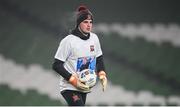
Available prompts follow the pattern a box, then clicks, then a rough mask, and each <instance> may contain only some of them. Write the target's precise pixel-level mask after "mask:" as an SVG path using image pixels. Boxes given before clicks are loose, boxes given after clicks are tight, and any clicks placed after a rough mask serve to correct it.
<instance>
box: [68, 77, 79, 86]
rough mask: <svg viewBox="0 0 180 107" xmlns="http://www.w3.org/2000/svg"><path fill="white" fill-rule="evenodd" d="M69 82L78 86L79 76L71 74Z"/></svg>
mask: <svg viewBox="0 0 180 107" xmlns="http://www.w3.org/2000/svg"><path fill="white" fill-rule="evenodd" d="M69 82H70V83H71V84H72V85H73V86H77V78H76V77H75V76H74V75H71V77H70V78H69Z"/></svg>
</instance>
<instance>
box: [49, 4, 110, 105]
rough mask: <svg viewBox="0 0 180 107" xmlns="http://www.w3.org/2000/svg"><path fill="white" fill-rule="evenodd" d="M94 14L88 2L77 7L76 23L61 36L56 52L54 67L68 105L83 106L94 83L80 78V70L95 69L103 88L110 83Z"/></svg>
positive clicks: (92, 70)
mask: <svg viewBox="0 0 180 107" xmlns="http://www.w3.org/2000/svg"><path fill="white" fill-rule="evenodd" d="M92 24H93V15H92V13H91V12H90V11H89V9H88V8H87V7H86V6H79V7H78V9H77V19H76V27H75V29H74V30H73V31H72V32H71V34H69V35H67V36H66V37H65V38H64V39H62V40H61V42H60V45H59V47H58V50H57V52H56V54H55V61H54V63H53V69H54V70H55V71H56V72H57V73H59V74H60V75H61V76H62V77H63V78H61V81H60V87H61V90H60V91H61V94H62V96H63V97H64V99H65V100H66V102H67V103H68V105H69V106H74V105H77V106H84V105H85V103H86V95H87V93H89V92H90V89H91V87H89V86H88V85H86V84H84V83H83V82H81V81H80V79H79V78H78V72H81V71H82V70H84V69H88V70H90V71H91V72H96V74H97V75H98V77H99V79H100V82H101V83H102V89H103V91H104V90H105V88H106V85H107V78H106V73H105V69H104V62H103V54H102V50H101V46H100V43H99V39H98V37H97V35H96V34H94V33H92V32H91V30H92Z"/></svg>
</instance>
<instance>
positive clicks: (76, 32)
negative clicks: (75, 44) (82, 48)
mask: <svg viewBox="0 0 180 107" xmlns="http://www.w3.org/2000/svg"><path fill="white" fill-rule="evenodd" d="M71 34H73V35H75V36H77V37H79V38H81V39H83V40H87V39H89V37H90V33H87V36H85V35H84V34H82V33H81V32H80V31H79V29H78V28H77V27H76V28H75V29H74V30H73V31H72V32H71Z"/></svg>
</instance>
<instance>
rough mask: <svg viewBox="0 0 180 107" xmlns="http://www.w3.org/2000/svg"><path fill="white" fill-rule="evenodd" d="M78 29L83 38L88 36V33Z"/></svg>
mask: <svg viewBox="0 0 180 107" xmlns="http://www.w3.org/2000/svg"><path fill="white" fill-rule="evenodd" d="M78 29H79V31H80V32H81V33H82V34H83V35H84V36H88V33H85V32H83V31H82V30H81V28H80V27H78Z"/></svg>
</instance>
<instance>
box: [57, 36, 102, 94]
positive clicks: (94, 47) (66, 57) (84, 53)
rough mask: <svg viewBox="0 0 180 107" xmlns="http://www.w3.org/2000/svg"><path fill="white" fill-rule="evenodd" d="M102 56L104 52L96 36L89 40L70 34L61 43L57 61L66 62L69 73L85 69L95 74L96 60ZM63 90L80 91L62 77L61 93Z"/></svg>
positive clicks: (65, 65)
mask: <svg viewBox="0 0 180 107" xmlns="http://www.w3.org/2000/svg"><path fill="white" fill-rule="evenodd" d="M101 55H102V50H101V46H100V42H99V39H98V37H97V35H96V34H94V33H90V37H89V39H87V40H83V39H81V38H79V37H77V36H75V35H73V34H70V35H68V36H66V37H65V38H64V39H62V41H61V42H60V45H59V47H58V50H57V52H56V54H55V59H59V60H61V61H64V62H65V63H64V67H65V69H66V70H67V71H68V72H69V73H71V74H74V73H75V74H77V73H78V72H80V71H81V70H83V69H85V68H88V69H90V70H91V72H95V69H96V58H97V57H99V56H101ZM63 90H78V89H77V88H75V87H74V86H73V85H71V84H70V83H69V82H67V81H66V80H65V79H64V78H63V77H61V79H60V91H63ZM79 91H81V90H79Z"/></svg>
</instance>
